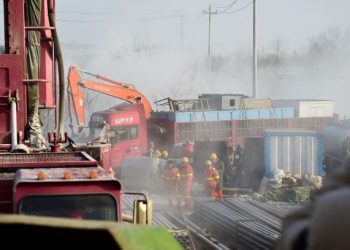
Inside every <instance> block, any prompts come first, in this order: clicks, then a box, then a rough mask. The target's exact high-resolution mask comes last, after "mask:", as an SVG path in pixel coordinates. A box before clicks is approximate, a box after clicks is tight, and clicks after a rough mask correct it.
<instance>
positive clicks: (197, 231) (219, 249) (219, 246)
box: [167, 213, 230, 250]
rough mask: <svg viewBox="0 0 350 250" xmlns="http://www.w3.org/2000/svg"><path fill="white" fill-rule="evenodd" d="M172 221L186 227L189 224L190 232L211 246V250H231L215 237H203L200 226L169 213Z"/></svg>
mask: <svg viewBox="0 0 350 250" xmlns="http://www.w3.org/2000/svg"><path fill="white" fill-rule="evenodd" d="M167 215H168V216H169V217H170V218H171V219H172V220H174V221H175V222H176V223H178V224H181V225H183V226H184V227H185V226H186V224H187V227H188V229H189V230H190V232H191V233H192V234H193V235H194V236H195V237H197V238H198V239H200V240H201V241H203V242H204V243H205V244H207V245H208V246H210V248H211V249H216V250H229V249H230V248H228V247H227V246H226V245H224V244H223V243H221V242H219V241H218V240H217V239H216V238H215V237H213V236H206V235H203V233H202V232H203V231H204V230H203V229H202V228H200V227H199V226H197V225H196V224H194V223H193V222H192V221H191V220H190V219H188V218H186V219H185V221H186V224H185V222H184V221H183V220H181V219H179V218H178V217H176V216H175V215H174V214H171V213H168V214H167Z"/></svg>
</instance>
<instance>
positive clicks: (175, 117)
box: [152, 107, 294, 122]
mask: <svg viewBox="0 0 350 250" xmlns="http://www.w3.org/2000/svg"><path fill="white" fill-rule="evenodd" d="M293 117H294V108H292V107H283V108H270V109H245V110H224V111H197V112H176V113H174V112H154V113H152V118H153V119H164V120H170V121H175V122H205V121H231V120H246V119H281V118H293Z"/></svg>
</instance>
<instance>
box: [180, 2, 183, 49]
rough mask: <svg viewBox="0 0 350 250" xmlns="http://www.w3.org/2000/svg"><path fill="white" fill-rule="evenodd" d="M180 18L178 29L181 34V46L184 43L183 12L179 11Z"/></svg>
mask: <svg viewBox="0 0 350 250" xmlns="http://www.w3.org/2000/svg"><path fill="white" fill-rule="evenodd" d="M180 18H181V27H180V32H181V44H183V43H184V10H183V9H181V11H180Z"/></svg>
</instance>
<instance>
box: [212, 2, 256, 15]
mask: <svg viewBox="0 0 350 250" xmlns="http://www.w3.org/2000/svg"><path fill="white" fill-rule="evenodd" d="M252 3H253V1H251V2H250V3H248V4H246V5H244V6H243V7H241V8H239V9H236V10H233V11H225V12H219V13H218V14H233V13H237V12H240V11H242V10H244V9H246V8H248V7H249V5H251V4H252Z"/></svg>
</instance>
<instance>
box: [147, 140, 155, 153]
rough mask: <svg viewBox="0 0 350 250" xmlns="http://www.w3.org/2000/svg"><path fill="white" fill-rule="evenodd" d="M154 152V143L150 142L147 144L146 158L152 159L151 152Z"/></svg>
mask: <svg viewBox="0 0 350 250" xmlns="http://www.w3.org/2000/svg"><path fill="white" fill-rule="evenodd" d="M155 150H156V148H155V145H154V142H153V141H151V142H150V144H149V150H148V156H149V157H153V152H154V151H155Z"/></svg>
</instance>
